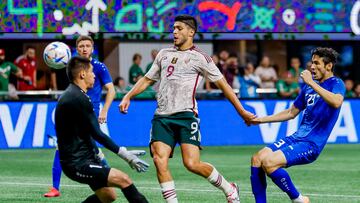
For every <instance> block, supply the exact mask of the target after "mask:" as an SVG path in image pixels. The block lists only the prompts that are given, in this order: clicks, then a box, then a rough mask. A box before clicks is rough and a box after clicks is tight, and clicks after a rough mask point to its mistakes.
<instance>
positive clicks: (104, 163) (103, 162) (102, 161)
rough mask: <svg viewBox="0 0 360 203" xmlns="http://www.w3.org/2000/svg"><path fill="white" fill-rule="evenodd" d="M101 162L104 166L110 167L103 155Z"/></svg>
mask: <svg viewBox="0 0 360 203" xmlns="http://www.w3.org/2000/svg"><path fill="white" fill-rule="evenodd" d="M101 163H102V164H103V165H104V166H105V167H106V168H110V166H109V164H108V163H107V161H106V159H105V157H104V158H103V159H101Z"/></svg>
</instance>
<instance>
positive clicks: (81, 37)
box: [76, 35, 94, 47]
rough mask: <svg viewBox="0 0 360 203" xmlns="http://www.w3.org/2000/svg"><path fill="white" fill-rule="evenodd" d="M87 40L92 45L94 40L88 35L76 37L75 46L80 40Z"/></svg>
mask: <svg viewBox="0 0 360 203" xmlns="http://www.w3.org/2000/svg"><path fill="white" fill-rule="evenodd" d="M85 40H89V41H90V42H91V44H92V45H94V40H93V39H92V38H91V37H90V36H86V35H81V36H79V37H78V38H77V39H76V47H77V46H78V44H79V43H80V42H81V41H85Z"/></svg>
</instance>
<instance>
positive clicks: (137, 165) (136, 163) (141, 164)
mask: <svg viewBox="0 0 360 203" xmlns="http://www.w3.org/2000/svg"><path fill="white" fill-rule="evenodd" d="M129 165H130V167H131V168H132V169H135V170H136V171H137V172H138V173H141V172H146V171H147V170H148V168H149V164H148V163H146V162H145V161H144V160H141V159H139V158H138V157H136V158H135V159H133V160H131V161H130V162H129Z"/></svg>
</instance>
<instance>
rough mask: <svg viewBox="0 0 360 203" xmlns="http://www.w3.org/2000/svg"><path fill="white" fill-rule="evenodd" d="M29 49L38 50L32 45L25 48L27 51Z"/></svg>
mask: <svg viewBox="0 0 360 203" xmlns="http://www.w3.org/2000/svg"><path fill="white" fill-rule="evenodd" d="M28 49H34V50H36V49H35V47H34V46H31V45H28V46H26V47H25V50H28Z"/></svg>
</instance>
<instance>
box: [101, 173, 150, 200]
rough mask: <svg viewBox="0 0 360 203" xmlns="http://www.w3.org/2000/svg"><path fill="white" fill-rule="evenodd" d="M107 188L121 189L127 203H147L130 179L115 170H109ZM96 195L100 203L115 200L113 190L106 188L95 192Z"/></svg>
mask: <svg viewBox="0 0 360 203" xmlns="http://www.w3.org/2000/svg"><path fill="white" fill-rule="evenodd" d="M108 186H109V187H118V188H120V189H121V191H122V193H123V194H124V196H125V197H126V199H127V200H128V201H129V202H137V203H147V202H148V201H147V200H146V198H145V197H144V195H142V194H141V193H140V192H139V191H138V190H137V188H136V187H135V185H134V184H133V182H132V180H131V179H130V177H129V176H128V175H127V174H126V173H124V172H122V171H120V170H118V169H115V168H111V169H110V172H109V176H108ZM95 193H96V195H97V196H98V197H99V199H100V200H101V201H102V202H106V200H113V201H114V200H115V199H116V193H115V191H114V190H109V189H107V188H105V189H103V190H101V191H98V190H96V192H95Z"/></svg>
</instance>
